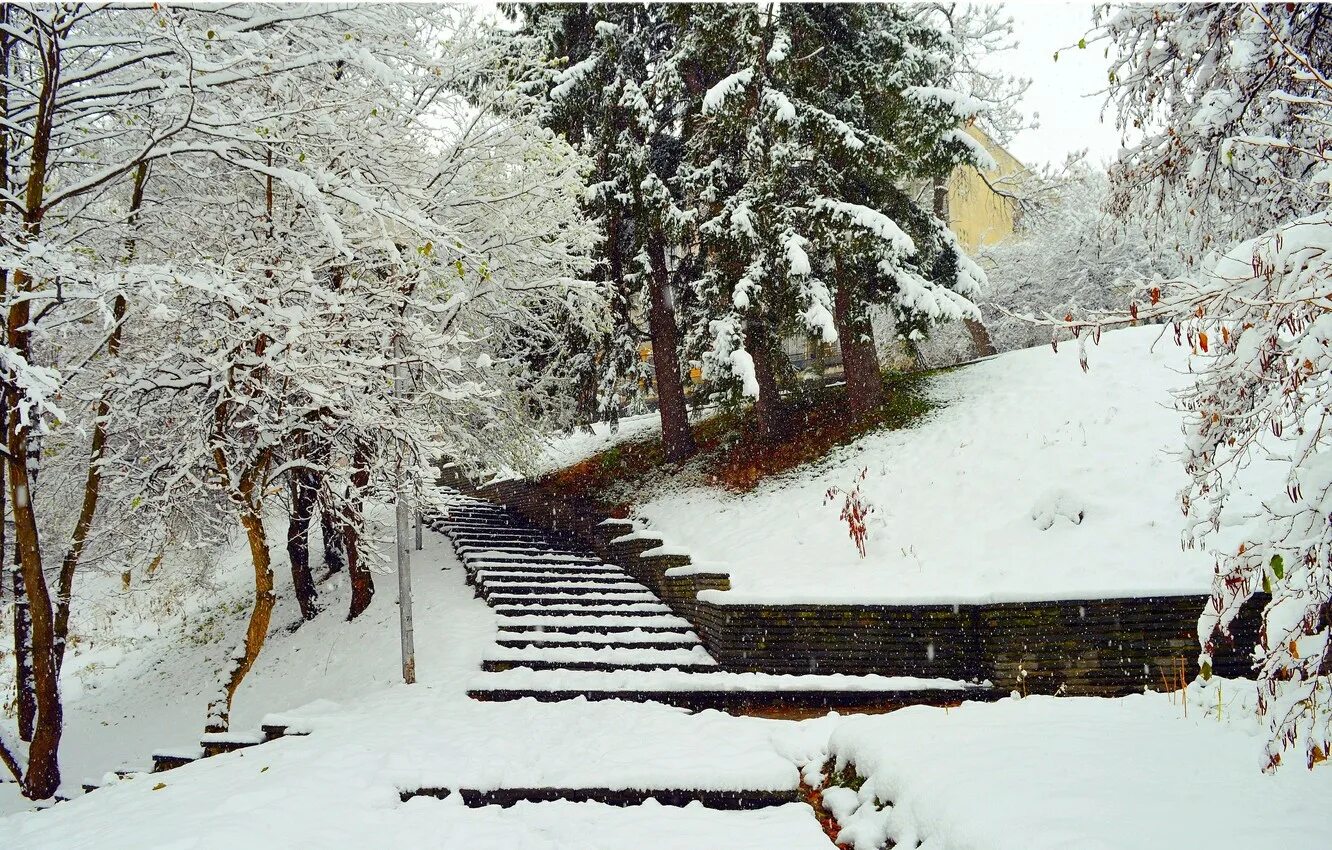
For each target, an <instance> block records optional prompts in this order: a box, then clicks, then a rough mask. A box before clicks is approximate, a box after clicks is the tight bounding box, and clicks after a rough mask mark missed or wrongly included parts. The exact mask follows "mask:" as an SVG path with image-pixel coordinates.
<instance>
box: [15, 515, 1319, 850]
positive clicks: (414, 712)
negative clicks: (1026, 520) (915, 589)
mask: <svg viewBox="0 0 1332 850" xmlns="http://www.w3.org/2000/svg"><path fill="white" fill-rule="evenodd" d="M416 565H417V570H416V579H417V581H416V600H417V611H416V613H417V629H418V631H417V646H418V652H419V655H420V659H419V661H420V665H419V669H420V674H421V679H422V682H421V684H418V685H415V686H412V687H407V686H403V685H400V684H388V683H389V682H391V681H392V680H393V679H395V678H396V674H397V662H398V659H397V640H396V632H395V629H394V626H395V620H396V607H395V605H394V603H393V598H392V592H391V590H390V589H387V588H382V587H381V591H380V594H379V595H378V598H377V599H376V600H375V603H374V605H373V606H372V607H371V609H370V611H369V612H367V615H366V617H365V618H363V620H358V621H357V622H356V623H352V624H347V623H345V622H344V621H343V620H342V619H341V612H328V613H327V614H326V615H324V616H321V617H320V618H319V619H317V620H315V621H314V622H313V623H310V624H307V625H306V626H303V627H302V628H301V629H299V630H298V631H297V632H296V633H295V634H290V635H289V634H286V633H285V632H282V631H280V630H279V631H277V632H275V633H274V635H273V636H272V639H271V640H272V644H271V645H270V646H269V647H268V652H267V655H266V656H265V660H264V661H263V662H261V664H260V666H259V668H258V669H257V670H256V671H255V673H254V674H253V678H252V680H251V681H250V682H249V683H248V684H247V686H246V690H245V691H243V692H242V694H241V697H240V698H239V701H238V703H237V708H238V718H239V720H238V723H237V726H236V728H237V730H238V731H239V730H244V729H246V728H251V727H253V726H254V725H256V724H257V723H258V722H259V721H260V719H261V718H262V717H264V715H265V713H266V712H270V711H274V710H277V711H276V714H277V715H278V716H277V717H275V718H274V719H276V720H280V721H282V722H285V723H290V724H291V725H292V727H293V730H294V731H308V732H309V734H308V735H306V736H302V737H289V738H282V739H279V740H277V741H274V742H271V743H268V744H263V745H261V746H258V747H253V748H250V749H246V750H241V751H239V752H235V753H231V754H228V755H222V756H217V757H214V758H210V759H204V760H202V761H198V762H195V763H193V764H190V765H187V766H185V767H182V768H179V769H177V770H173V771H169V772H166V773H161V774H151V775H148V774H145V775H141V776H138V777H135V778H133V779H129V780H126V781H123V782H119V783H116V784H113V785H109V786H107V787H104V788H102V789H99V790H98V791H96V792H94V793H92V794H89V795H86V796H81V797H78V798H76V799H74V800H72V801H70V802H68V803H62V804H59V805H57V806H55V807H54V808H52V809H51V810H49V811H45V812H39V813H24V814H19V815H14V816H11V817H9V818H0V847H3V848H4V850H10V849H11V848H14V850H48V848H60V850H82V849H83V848H88V850H91V849H92V848H97V850H120V848H124V850H130V848H135V850H137V849H138V848H144V847H151V848H173V850H187V848H188V849H189V850H193V848H219V850H223V848H225V850H235V848H239V847H244V848H258V849H259V850H267V848H275V850H276V848H304V847H311V848H313V847H319V848H321V850H322V849H323V848H331V850H343V848H345V849H346V850H351V848H363V847H380V846H410V847H423V848H431V847H439V848H449V850H455V848H458V849H459V850H501V848H502V850H512V849H513V848H524V850H527V848H532V850H603V848H604V850H612V848H614V850H620V848H624V847H641V848H644V850H686V848H688V850H695V849H696V848H722V847H725V848H727V850H772V848H782V850H829V848H830V847H831V845H830V843H829V842H828V839H827V838H825V837H824V835H823V834H822V832H821V830H820V828H819V826H818V824H817V822H816V821H815V819H814V817H813V815H812V811H811V810H810V809H809V807H808V806H806V805H805V804H803V803H788V804H785V805H780V806H772V807H768V808H763V809H759V810H756V811H719V810H715V809H705V808H702V807H700V806H697V805H694V806H687V807H674V806H662V805H658V804H657V803H654V802H647V803H643V804H641V805H635V806H627V807H624V808H616V807H613V806H607V805H603V804H600V803H585V802H584V803H575V802H551V803H519V804H517V805H515V806H512V807H510V808H499V807H496V806H487V807H482V808H468V807H467V806H466V805H464V803H463V801H462V800H461V799H460V798H459V795H458V794H451V795H450V796H448V797H447V798H445V799H442V800H441V799H434V798H430V797H413V798H411V799H408V800H406V801H404V800H403V799H402V797H403V793H402V792H404V791H410V790H413V789H419V788H446V789H460V788H467V789H471V790H476V791H486V790H494V789H515V788H531V787H539V786H547V787H573V788H578V787H581V788H590V787H595V788H603V789H604V788H622V789H627V788H649V789H654V788H655V789H667V788H691V789H714V790H731V789H747V790H758V789H770V790H774V791H776V790H783V789H792V788H794V787H795V785H796V783H797V781H798V777H799V775H800V772H801V770H803V771H804V774H805V776H806V778H808V779H811V780H815V781H817V780H818V778H819V767H820V766H821V765H823V764H824V762H825V760H826V759H827V758H828V757H829V755H830V754H831V755H832V756H833V757H835V758H837V759H839V760H841V761H842V762H851V763H854V764H855V765H856V766H857V768H858V769H859V770H860V771H861V772H862V773H864V774H867V775H868V776H869V781H868V782H866V783H865V785H864V786H863V787H862V789H861V792H860V793H859V794H858V795H857V794H856V793H855V792H851V791H849V790H843V791H839V792H835V793H834V794H833V798H834V799H835V798H836V797H838V796H840V797H841V798H842V799H841V800H840V801H839V807H838V808H839V811H841V812H842V814H843V815H844V816H845V818H846V822H847V823H852V824H853V826H854V830H853V832H852V833H848V834H846V835H845V836H844V838H845V840H846V841H847V842H852V841H853V839H860V840H859V841H856V842H855V845H856V847H857V850H869V849H870V848H877V847H878V846H879V844H878V843H877V842H878V841H880V840H881V839H882V838H883V837H884V836H893V837H895V839H896V840H898V841H899V846H901V847H917V846H921V847H928V848H930V850H990V848H995V847H1014V848H1018V847H1020V848H1035V847H1048V848H1090V847H1095V848H1107V850H1108V848H1135V850H1138V848H1149V850H1155V849H1156V848H1160V850H1167V848H1169V850H1175V848H1179V847H1192V846H1205V847H1207V848H1208V850H1253V848H1269V847H1270V848H1276V847H1281V848H1295V850H1304V848H1309V850H1315V848H1318V850H1321V848H1323V847H1325V846H1326V816H1325V811H1324V810H1325V801H1326V800H1327V799H1328V796H1329V794H1332V771H1329V770H1325V769H1322V770H1318V771H1314V772H1312V773H1307V772H1305V771H1303V770H1302V769H1301V768H1298V767H1294V768H1292V769H1289V770H1287V771H1283V772H1282V773H1281V774H1280V775H1278V776H1276V777H1267V776H1263V775H1262V774H1261V773H1260V772H1259V771H1258V764H1259V758H1258V754H1259V752H1260V748H1261V740H1262V737H1261V736H1262V730H1261V728H1260V727H1258V725H1257V724H1256V723H1255V722H1254V720H1253V719H1252V712H1251V705H1250V704H1248V703H1247V702H1246V700H1245V698H1244V694H1245V693H1246V692H1245V690H1244V688H1245V687H1246V685H1245V684H1244V683H1231V682H1227V683H1225V684H1224V688H1225V691H1224V697H1222V695H1221V693H1219V692H1207V693H1198V694H1195V702H1194V704H1193V706H1192V707H1191V709H1190V713H1189V715H1188V716H1187V717H1185V716H1184V715H1183V713H1182V707H1181V706H1178V705H1174V704H1171V703H1170V702H1169V700H1168V699H1167V698H1166V697H1164V696H1160V695H1155V694H1149V695H1146V696H1137V697H1129V698H1126V699H1121V700H1097V699H1056V698H1030V699H1022V700H1012V699H1006V700H1003V701H1001V702H999V703H995V704H992V705H986V704H968V705H966V706H964V707H962V708H961V709H954V710H951V711H949V710H944V709H935V708H927V707H917V708H911V709H905V710H902V711H898V712H894V713H892V714H887V715H880V716H872V717H871V716H866V717H859V718H841V717H838V716H837V715H835V714H834V715H830V716H827V717H822V718H817V719H814V720H806V721H801V722H793V721H778V720H765V719H759V718H751V717H731V716H729V715H726V714H721V713H718V712H713V711H704V712H699V713H697V714H689V713H687V712H685V711H683V710H681V709H677V708H671V707H667V706H663V705H659V704H637V703H624V702H586V701H582V700H572V701H567V702H560V703H538V702H534V701H532V700H520V701H515V702H509V703H482V702H475V701H472V700H469V699H467V698H466V697H465V692H466V689H467V687H468V686H469V684H470V683H472V682H473V681H474V680H475V677H476V676H477V675H478V673H477V670H478V667H479V665H480V662H481V660H482V659H483V658H484V657H485V656H486V654H487V653H488V652H492V651H494V649H495V644H494V635H495V631H496V626H495V615H494V614H493V613H492V609H489V608H487V607H486V606H485V605H484V603H483V602H481V601H480V600H477V599H475V598H473V597H472V594H471V591H470V589H469V588H468V587H466V585H465V584H464V583H463V579H462V576H463V570H462V569H461V567H460V565H459V564H458V562H457V561H456V560H455V559H454V558H453V556H452V554H451V552H450V550H449V548H448V544H447V543H446V542H445V541H444V538H443V537H441V536H438V535H434V534H431V535H429V536H428V542H427V547H426V550H425V551H424V552H423V553H421V554H420V555H419V556H418V558H417V560H416ZM381 584H387V582H381ZM311 655H313V656H314V657H315V658H316V659H317V663H313V664H312V663H310V662H308V661H307V660H306V658H308V657H310V656H311ZM173 659H175V656H167V657H164V658H163V659H162V661H161V666H162V669H160V670H159V671H158V672H157V673H154V674H153V675H154V676H158V675H165V676H169V675H172V674H173V673H174V674H175V675H178V676H184V675H185V673H186V671H185V668H184V667H183V666H178V665H181V664H183V662H180V661H177V660H173ZM142 669H148V666H147V665H139V664H138V663H137V662H135V663H130V662H129V661H127V662H125V663H123V664H122V665H120V666H119V667H115V668H110V669H108V670H106V671H104V676H103V678H102V680H101V682H100V684H99V686H98V687H97V688H96V689H93V690H90V692H89V693H88V694H85V695H84V696H83V698H82V699H81V702H83V703H85V705H84V706H83V708H82V709H80V710H81V711H82V712H85V713H86V715H87V716H88V717H94V716H96V708H97V705H96V701H97V700H101V699H103V697H102V696H101V695H103V694H109V693H115V692H116V689H117V687H121V688H129V689H131V690H132V688H133V687H134V686H135V685H136V684H137V677H138V675H139V671H140V670H142ZM122 673H124V679H123V681H119V683H118V685H117V679H116V677H117V676H120V675H121V674H122ZM1247 687H1248V688H1249V691H1248V693H1250V694H1251V693H1252V686H1251V685H1249V686H1247ZM151 693H155V691H154V692H151ZM321 697H322V699H320V698H321ZM116 698H117V699H121V700H129V699H130V698H129V697H128V696H117V697H116ZM1218 698H1221V699H1218ZM192 699H193V698H191V700H186V702H189V703H190V704H189V705H187V706H185V707H183V708H180V709H179V710H178V711H177V715H178V716H179V717H180V718H182V720H181V722H177V723H175V724H174V725H172V724H170V723H168V722H167V720H168V719H169V718H170V717H171V716H175V715H172V714H171V713H170V712H168V711H166V710H164V709H163V710H158V709H152V710H154V711H159V713H158V714H157V715H156V716H157V717H159V718H161V719H162V720H163V725H162V726H161V727H160V728H159V729H158V730H157V732H158V734H156V735H153V734H150V732H149V731H148V730H147V728H146V726H144V725H143V721H140V720H136V721H135V724H134V727H133V728H135V729H137V730H138V732H137V733H136V734H138V735H139V736H140V737H142V738H145V739H149V740H150V741H151V743H150V744H149V745H148V746H141V745H140V744H139V743H138V741H137V740H135V741H130V742H129V744H125V745H119V744H116V743H115V741H117V740H118V738H117V736H116V727H115V726H112V727H108V728H109V729H110V730H111V731H109V732H107V733H106V735H105V736H104V737H105V738H106V739H108V740H106V741H103V743H102V745H101V746H102V749H101V751H100V752H101V754H100V755H96V754H93V755H89V754H87V753H85V752H81V751H79V750H76V749H74V748H71V749H70V750H69V751H67V753H66V759H67V761H73V762H76V763H96V764H101V765H107V766H113V761H114V759H119V758H121V756H117V755H115V753H114V752H113V751H114V750H115V749H116V747H117V746H120V747H121V750H122V751H123V755H124V756H128V755H130V754H131V753H137V754H138V755H139V757H140V758H141V759H142V758H146V756H147V754H148V752H149V751H150V750H151V749H152V748H153V747H154V746H157V745H161V744H179V743H185V742H188V741H191V740H193V737H192V736H194V735H195V734H196V731H197V729H198V725H199V724H198V719H197V718H198V717H199V716H200V713H199V712H198V711H196V710H195V709H197V708H199V707H200V706H195V705H193V703H192ZM312 699H314V701H313V702H311V701H310V700H312ZM1222 701H1223V705H1224V719H1222V718H1218V717H1217V716H1216V713H1215V709H1214V708H1209V706H1216V705H1218V704H1222ZM302 703H304V705H303V706H302ZM103 704H110V703H103ZM114 704H116V705H119V704H126V705H128V704H129V703H128V702H125V703H114ZM288 706H301V707H299V708H295V709H293V710H289V711H287V710H282V709H284V708H286V707H288ZM147 710H148V709H145V711H147ZM78 734H80V735H83V734H90V733H89V732H88V731H87V730H84V731H83V732H80V733H78ZM75 740H76V741H82V740H86V739H80V738H75ZM98 759H100V761H98ZM108 759H112V760H113V761H108ZM104 769H105V768H104ZM73 779H74V781H77V779H78V777H77V776H75V777H73ZM11 787H12V786H11ZM876 793H877V794H878V795H879V798H880V801H879V803H875V802H874V801H873V800H872V799H869V798H871V797H873V795H875V794H876ZM862 798H863V799H862ZM1258 799H1264V800H1280V801H1281V811H1280V815H1279V823H1275V824H1274V822H1273V820H1272V817H1271V815H1270V814H1269V812H1268V810H1267V809H1266V808H1264V807H1262V806H1258V805H1256V804H1255V803H1254V801H1255V800H1258ZM884 800H891V801H893V802H895V803H896V804H897V805H896V806H895V807H893V806H889V807H886V808H883V807H881V803H882V801H884ZM1210 812H1225V819H1224V820H1225V823H1224V828H1223V829H1222V828H1213V826H1211V825H1210V823H1211V820H1212V819H1213V817H1212V815H1211V814H1209V813H1210ZM1093 815H1097V816H1093ZM1199 819H1202V820H1207V821H1208V823H1209V825H1208V826H1207V827H1206V828H1202V827H1201V826H1199V824H1198V821H1199ZM917 841H922V842H924V844H922V845H917V843H916V842H917Z"/></svg>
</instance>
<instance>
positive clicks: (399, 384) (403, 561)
mask: <svg viewBox="0 0 1332 850" xmlns="http://www.w3.org/2000/svg"><path fill="white" fill-rule="evenodd" d="M395 348H396V353H397V354H398V363H397V364H396V365H395V366H394V367H393V379H394V380H393V392H394V394H396V395H401V394H402V393H403V389H404V386H405V385H406V383H407V369H406V367H405V366H404V365H403V363H402V345H401V343H399V344H398V345H397V346H395ZM402 466H403V464H402V452H401V449H400V450H399V453H398V470H397V471H398V492H397V497H398V498H397V503H398V504H397V520H398V522H397V526H398V528H397V535H396V536H397V549H398V624H399V627H400V631H401V632H402V680H403V681H404V682H406V683H407V684H409V685H411V684H414V683H415V682H416V644H415V641H414V639H413V636H412V550H411V545H410V544H409V543H408V542H407V535H408V533H409V532H408V525H409V523H410V522H411V520H410V517H411V505H410V504H408V502H409V501H410V497H409V495H408V494H409V493H410V492H411V490H410V488H409V487H408V486H407V484H408V482H407V481H406V480H405V476H404V475H403V469H402ZM417 533H418V535H419V534H420V532H417Z"/></svg>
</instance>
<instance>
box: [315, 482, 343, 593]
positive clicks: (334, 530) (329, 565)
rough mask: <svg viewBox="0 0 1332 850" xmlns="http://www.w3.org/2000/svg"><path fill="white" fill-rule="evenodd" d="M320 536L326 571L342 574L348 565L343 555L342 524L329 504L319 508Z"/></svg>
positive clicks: (330, 573) (321, 505)
mask: <svg viewBox="0 0 1332 850" xmlns="http://www.w3.org/2000/svg"><path fill="white" fill-rule="evenodd" d="M321 501H322V500H321ZM319 534H320V537H322V538H323V544H324V569H325V570H326V571H327V572H328V574H329V575H332V574H333V573H336V572H341V571H342V568H343V567H345V566H346V565H347V561H346V556H345V555H344V554H343V553H344V549H343V543H344V540H343V533H342V523H341V522H339V521H338V515H337V512H336V510H335V509H334V508H333V507H332V506H330V505H327V504H320V506H319Z"/></svg>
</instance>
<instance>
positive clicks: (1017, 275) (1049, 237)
mask: <svg viewBox="0 0 1332 850" xmlns="http://www.w3.org/2000/svg"><path fill="white" fill-rule="evenodd" d="M1109 190H1110V187H1109V182H1108V180H1107V178H1106V176H1105V174H1103V173H1101V172H1099V171H1096V170H1094V169H1092V168H1090V167H1088V166H1086V165H1082V166H1080V167H1078V168H1076V169H1075V170H1074V171H1073V172H1072V174H1070V175H1069V179H1067V180H1066V181H1064V183H1063V185H1062V186H1061V187H1060V188H1059V189H1058V190H1057V191H1056V192H1054V195H1055V197H1054V200H1053V201H1052V202H1050V203H1047V204H1044V205H1043V206H1042V209H1041V211H1040V214H1039V215H1031V216H1027V217H1026V218H1024V219H1023V220H1022V222H1021V225H1020V227H1019V228H1018V230H1017V232H1016V233H1014V234H1013V235H1012V236H1010V237H1009V238H1008V239H1006V240H1004V241H1003V242H1000V243H998V244H996V245H990V246H987V247H985V248H983V249H982V253H981V260H982V263H983V264H984V266H985V268H986V272H987V274H988V277H989V280H990V290H989V292H988V293H987V295H988V303H987V304H986V306H987V307H988V308H989V309H988V310H987V315H988V317H989V321H988V322H987V327H988V328H989V330H990V335H991V337H992V338H993V340H994V344H995V347H996V348H998V349H999V350H1000V351H1008V350H1011V349H1014V348H1026V347H1028V346H1032V345H1042V344H1045V343H1047V342H1049V334H1048V333H1046V332H1043V331H1040V330H1037V329H1036V328H1035V327H1034V326H1033V325H1032V324H1031V322H1030V321H1025V320H1024V319H1022V318H1019V317H1024V316H1027V317H1029V316H1032V315H1037V316H1044V315H1051V316H1064V315H1067V314H1069V313H1072V314H1074V315H1077V316H1086V315H1088V314H1091V313H1098V312H1106V311H1121V310H1123V309H1124V308H1125V306H1126V305H1127V304H1128V301H1129V300H1130V297H1131V296H1132V295H1134V294H1135V293H1136V292H1137V291H1139V290H1140V289H1142V288H1143V286H1144V285H1145V284H1147V283H1148V282H1150V281H1154V280H1160V279H1162V278H1165V277H1170V276H1173V275H1174V274H1175V273H1176V272H1178V271H1181V270H1182V266H1181V263H1180V262H1179V261H1178V260H1177V259H1176V258H1175V254H1174V252H1173V251H1170V250H1167V251H1162V250H1160V248H1158V246H1157V243H1156V241H1155V240H1153V239H1152V238H1150V236H1149V235H1148V233H1147V231H1146V230H1145V229H1144V228H1143V227H1141V226H1140V225H1139V224H1138V223H1137V222H1136V221H1135V220H1129V221H1116V220H1115V219H1113V218H1112V217H1110V216H1109V215H1108V214H1107V213H1106V210H1105V205H1106V202H1107V200H1108V198H1109Z"/></svg>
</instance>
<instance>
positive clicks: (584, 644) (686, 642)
mask: <svg viewBox="0 0 1332 850" xmlns="http://www.w3.org/2000/svg"><path fill="white" fill-rule="evenodd" d="M661 634H663V635H666V636H668V637H670V636H673V635H675V634H677V633H675V632H662V633H661ZM573 636H577V633H573ZM495 644H496V645H497V646H500V647H503V648H505V649H556V648H558V647H565V646H570V647H579V648H580V649H598V648H600V647H603V646H606V647H615V648H617V649H690V648H691V647H695V646H701V644H700V643H699V642H698V638H674V639H671V640H645V639H644V638H642V637H638V638H630V639H626V640H614V639H611V640H588V639H586V637H584V638H583V639H579V640H548V639H545V638H541V637H533V638H518V637H512V638H500V639H499V640H496V641H495Z"/></svg>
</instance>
